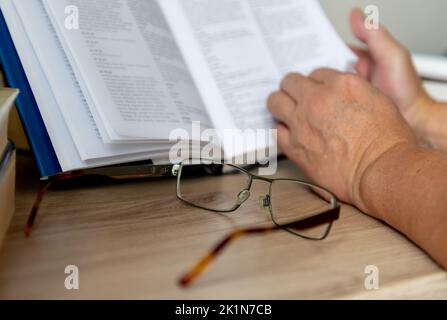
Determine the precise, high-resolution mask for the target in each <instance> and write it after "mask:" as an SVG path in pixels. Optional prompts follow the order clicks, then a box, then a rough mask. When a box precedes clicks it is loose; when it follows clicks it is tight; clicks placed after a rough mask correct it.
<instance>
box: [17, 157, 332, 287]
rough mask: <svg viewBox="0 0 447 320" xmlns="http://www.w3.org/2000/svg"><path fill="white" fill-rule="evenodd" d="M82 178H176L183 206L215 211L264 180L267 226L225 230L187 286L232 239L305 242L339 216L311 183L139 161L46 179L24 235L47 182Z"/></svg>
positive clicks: (193, 163) (231, 208)
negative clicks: (275, 235)
mask: <svg viewBox="0 0 447 320" xmlns="http://www.w3.org/2000/svg"><path fill="white" fill-rule="evenodd" d="M84 176H102V177H108V178H111V179H114V180H123V179H144V178H154V177H166V176H175V177H177V197H178V198H179V199H180V200H181V201H183V202H184V203H186V204H187V205H190V206H193V207H196V208H199V209H204V210H207V211H211V212H217V213H233V212H235V211H236V210H237V209H238V208H240V207H241V206H242V205H243V203H244V202H245V201H247V200H248V198H249V197H250V195H251V192H250V190H251V187H252V185H253V181H255V180H260V181H264V182H267V183H269V184H270V186H269V192H268V194H266V195H265V196H263V197H261V198H260V205H261V208H262V209H263V210H265V211H266V212H268V215H269V217H270V219H271V222H273V224H271V225H269V226H266V227H257V228H244V229H239V230H235V231H233V232H231V233H230V234H228V235H227V236H226V237H224V238H223V239H222V240H221V241H220V242H219V243H218V244H217V245H216V246H215V247H214V248H213V249H212V250H211V251H210V252H209V253H208V254H206V255H205V256H204V257H203V258H202V259H201V260H200V261H199V262H198V263H197V264H196V265H195V266H194V267H193V268H192V269H190V271H188V272H187V273H186V274H185V275H183V276H182V277H181V278H180V280H179V284H180V285H181V286H183V287H186V286H188V285H190V284H191V283H192V282H193V281H194V280H195V279H196V278H197V277H198V276H199V275H200V274H202V273H203V272H204V271H205V269H207V268H208V267H209V266H210V264H211V263H212V262H213V261H214V259H215V258H216V257H217V256H218V255H219V254H220V253H221V252H222V251H223V250H224V249H225V248H226V247H227V246H228V245H229V244H230V243H231V242H233V241H235V240H236V239H238V238H240V237H242V236H245V235H255V234H265V233H269V232H272V231H274V230H278V229H281V230H285V231H287V232H289V233H291V234H293V235H295V236H299V237H301V238H304V239H308V240H323V239H325V238H326V237H327V236H328V235H329V232H330V230H331V227H332V224H333V222H334V221H335V220H337V219H338V218H339V214H340V206H339V205H338V201H337V198H336V197H335V196H334V195H333V194H332V193H331V192H329V191H328V190H326V189H324V188H322V187H319V186H317V185H314V184H311V183H308V182H304V181H301V180H295V179H271V178H267V177H263V176H259V175H255V174H253V173H251V172H250V171H249V170H247V169H244V168H242V167H239V166H236V165H232V164H226V163H223V162H215V161H209V160H203V159H202V160H195V159H188V160H185V161H183V162H181V163H180V164H176V165H167V166H154V165H152V164H143V165H141V164H139V165H129V166H119V167H106V168H98V169H89V170H79V171H72V172H68V173H62V174H58V175H55V176H52V177H50V178H49V179H48V180H47V181H45V182H44V184H43V185H42V186H41V188H40V190H39V191H38V193H37V196H36V199H35V202H34V204H33V207H32V209H31V212H30V214H29V217H28V220H27V223H26V226H25V235H26V236H30V235H31V232H32V228H33V225H34V222H35V219H36V217H37V214H38V211H39V208H40V205H41V203H42V201H43V198H44V195H45V193H46V192H47V190H48V189H49V188H50V186H51V185H52V184H53V183H56V182H59V181H66V180H73V179H77V178H80V177H84Z"/></svg>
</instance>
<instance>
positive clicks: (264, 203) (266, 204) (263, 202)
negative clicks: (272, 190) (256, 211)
mask: <svg viewBox="0 0 447 320" xmlns="http://www.w3.org/2000/svg"><path fill="white" fill-rule="evenodd" d="M259 204H260V206H261V209H264V210H265V209H269V208H270V195H268V194H267V195H265V196H263V197H262V196H261V197H259Z"/></svg>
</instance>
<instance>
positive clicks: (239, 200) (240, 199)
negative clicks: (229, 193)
mask: <svg viewBox="0 0 447 320" xmlns="http://www.w3.org/2000/svg"><path fill="white" fill-rule="evenodd" d="M249 197H250V190H248V189H245V190H242V191H241V192H239V194H238V195H237V201H236V203H237V205H241V204H243V203H244V202H245V201H247V199H248V198H249Z"/></svg>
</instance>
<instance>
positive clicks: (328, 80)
mask: <svg viewBox="0 0 447 320" xmlns="http://www.w3.org/2000/svg"><path fill="white" fill-rule="evenodd" d="M267 105H268V108H269V110H270V111H271V112H272V114H273V115H274V116H275V117H276V118H277V119H278V120H279V121H280V124H279V125H278V144H279V147H280V149H281V150H282V151H283V152H284V153H285V155H286V156H288V157H289V159H291V160H292V161H293V162H295V163H296V164H297V165H298V166H299V167H300V168H301V169H302V170H303V171H304V172H305V173H306V174H307V175H308V177H309V178H311V179H312V180H313V181H315V182H316V183H318V184H320V185H322V186H323V187H326V188H328V189H329V190H331V191H332V192H334V193H335V195H337V196H338V197H339V198H340V199H341V200H343V201H345V202H348V203H351V204H354V205H356V206H357V207H358V208H360V209H361V210H363V211H365V212H366V211H367V208H366V206H365V204H364V201H363V200H362V198H361V192H360V191H361V190H360V186H361V180H362V178H363V176H364V174H365V172H366V171H367V170H368V168H369V167H371V166H373V164H374V163H375V162H376V161H378V160H379V159H380V158H382V157H383V156H384V155H385V154H386V153H387V152H388V151H390V150H391V149H393V148H395V147H398V146H399V145H402V144H416V139H415V137H414V135H413V133H412V131H411V129H410V128H409V127H408V125H407V124H406V123H405V121H404V119H403V118H402V116H401V115H400V113H399V111H398V110H397V108H396V107H395V105H394V104H393V102H392V101H391V100H390V99H389V98H388V97H386V96H385V95H383V94H382V93H381V92H380V91H379V90H377V89H376V88H374V87H373V86H371V85H370V84H369V83H368V82H367V81H366V80H364V79H362V78H361V77H359V76H357V75H354V74H348V73H340V72H337V71H335V70H331V69H319V70H316V71H314V72H313V73H312V74H311V75H310V76H309V77H304V76H302V75H300V74H295V73H293V74H289V75H288V76H286V77H285V78H284V80H283V81H282V83H281V90H280V91H277V92H274V93H272V94H271V96H270V97H269V99H268V102H267Z"/></svg>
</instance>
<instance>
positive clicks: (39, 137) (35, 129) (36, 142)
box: [0, 11, 62, 177]
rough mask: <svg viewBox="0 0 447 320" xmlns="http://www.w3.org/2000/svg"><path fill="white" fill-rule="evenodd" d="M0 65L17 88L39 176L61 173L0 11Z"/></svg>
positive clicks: (23, 121) (8, 80)
mask: <svg viewBox="0 0 447 320" xmlns="http://www.w3.org/2000/svg"><path fill="white" fill-rule="evenodd" d="M0 64H1V65H2V68H3V71H4V73H5V78H6V81H7V83H8V86H10V87H12V88H18V89H20V94H19V96H18V98H17V100H16V106H17V111H18V113H19V116H20V119H21V121H22V125H23V128H24V130H25V133H26V135H27V138H28V142H29V145H30V147H31V151H32V152H33V154H34V157H35V160H36V164H37V167H38V169H39V171H40V175H41V176H42V177H49V176H52V175H55V174H57V173H60V172H62V169H61V166H60V165H59V161H58V160H57V156H56V153H55V151H54V148H53V146H52V144H51V140H50V137H49V136H48V132H47V130H46V128H45V124H44V122H43V120H42V116H41V114H40V112H39V108H38V106H37V102H36V99H35V98H34V95H33V92H32V90H31V87H30V84H29V82H28V79H27V77H26V74H25V71H24V70H23V66H22V64H21V62H20V59H19V56H18V54H17V51H16V49H15V46H14V42H13V41H12V38H11V35H10V33H9V30H8V26H7V25H6V22H5V19H4V17H3V14H2V13H1V11H0Z"/></svg>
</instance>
